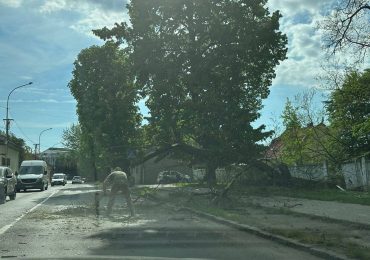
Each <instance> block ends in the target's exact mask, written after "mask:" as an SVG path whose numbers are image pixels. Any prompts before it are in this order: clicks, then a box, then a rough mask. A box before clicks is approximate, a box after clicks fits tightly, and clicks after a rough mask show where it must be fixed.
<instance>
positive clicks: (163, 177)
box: [157, 171, 191, 184]
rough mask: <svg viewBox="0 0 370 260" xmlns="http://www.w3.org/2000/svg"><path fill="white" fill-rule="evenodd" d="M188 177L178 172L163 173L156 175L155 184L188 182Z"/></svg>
mask: <svg viewBox="0 0 370 260" xmlns="http://www.w3.org/2000/svg"><path fill="white" fill-rule="evenodd" d="M190 181H191V179H190V176H189V175H187V174H183V173H181V172H178V171H163V172H160V173H159V174H158V178H157V182H158V183H159V184H168V183H178V182H190Z"/></svg>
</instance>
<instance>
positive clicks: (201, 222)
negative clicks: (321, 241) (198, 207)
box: [0, 184, 317, 259]
mask: <svg viewBox="0 0 370 260" xmlns="http://www.w3.org/2000/svg"><path fill="white" fill-rule="evenodd" d="M95 192H96V190H95V189H94V187H92V186H91V185H88V184H82V185H72V184H67V185H66V186H65V187H62V186H58V187H50V188H49V190H47V191H44V192H39V191H30V192H23V193H19V194H18V195H17V198H16V200H15V201H8V202H7V203H6V204H4V205H0V214H1V218H0V256H1V257H2V258H6V257H17V258H22V257H24V258H35V259H39V258H47V259H51V258H60V259H64V258H75V259H80V258H84V257H85V258H91V259H96V258H103V259H106V258H112V259H113V258H119V259H122V258H124V259H164V258H168V259H174V258H186V259H317V258H316V257H314V256H312V255H310V254H308V253H306V252H301V251H298V250H295V249H292V248H289V247H286V246H283V245H280V244H277V243H275V242H272V241H269V240H265V239H261V238H259V237H257V236H254V235H251V234H248V233H244V232H240V231H237V230H235V229H232V228H230V227H226V226H224V225H220V224H217V223H213V222H210V221H209V220H205V219H202V218H199V217H197V216H195V215H192V214H191V213H188V212H183V211H177V212H174V211H173V210H171V209H170V208H168V207H166V206H165V205H160V204H157V203H155V202H153V201H148V200H138V201H136V203H135V207H136V211H137V216H136V217H135V218H130V217H129V216H128V210H127V208H126V204H125V202H124V200H123V197H119V198H118V199H117V200H116V205H115V209H114V211H113V213H112V214H111V215H110V216H107V215H106V214H105V205H106V203H107V197H103V198H102V199H101V200H100V206H98V207H97V204H96V199H95V198H96V197H95Z"/></svg>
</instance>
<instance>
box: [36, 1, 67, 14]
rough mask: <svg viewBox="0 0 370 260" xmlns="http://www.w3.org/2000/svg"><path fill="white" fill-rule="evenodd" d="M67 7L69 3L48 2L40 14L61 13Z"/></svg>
mask: <svg viewBox="0 0 370 260" xmlns="http://www.w3.org/2000/svg"><path fill="white" fill-rule="evenodd" d="M66 6H67V3H66V1H65V0H52V1H50V0H49V1H46V2H45V3H44V4H43V5H42V6H41V7H40V12H41V13H52V12H56V11H60V10H63V9H65V8H66Z"/></svg>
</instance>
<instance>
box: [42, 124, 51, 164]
mask: <svg viewBox="0 0 370 260" xmlns="http://www.w3.org/2000/svg"><path fill="white" fill-rule="evenodd" d="M51 129H53V128H51V127H50V128H48V129H45V130H42V131H41V133H40V135H39V156H40V157H41V141H40V140H41V135H42V133H43V132H45V131H48V130H51Z"/></svg>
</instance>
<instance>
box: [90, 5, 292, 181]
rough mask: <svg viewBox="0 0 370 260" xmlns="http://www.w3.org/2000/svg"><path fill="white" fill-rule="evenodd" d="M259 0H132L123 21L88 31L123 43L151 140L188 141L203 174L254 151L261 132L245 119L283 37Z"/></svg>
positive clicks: (281, 50) (262, 91) (282, 49)
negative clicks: (126, 20)
mask: <svg viewBox="0 0 370 260" xmlns="http://www.w3.org/2000/svg"><path fill="white" fill-rule="evenodd" d="M266 2H267V1H266V0H256V1H249V0H248V1H247V0H235V1H228V0H227V1H226V0H224V1H219V0H217V1H216V0H204V1H197V0H178V1H172V0H155V1H144V0H132V1H131V2H130V4H129V5H128V10H129V15H130V19H131V20H130V22H131V25H130V26H129V25H127V24H125V23H122V24H117V25H116V27H114V28H113V29H107V28H103V29H101V30H96V31H95V34H97V35H98V36H100V37H101V38H103V39H105V40H107V39H108V40H112V39H115V40H116V41H118V42H119V43H125V45H126V46H127V51H128V52H129V53H130V54H131V56H130V57H131V59H132V61H133V66H134V70H135V72H136V75H137V83H138V85H139V86H140V87H141V88H142V90H143V95H145V96H147V97H148V100H147V102H146V105H147V106H148V108H149V109H150V115H151V117H150V118H149V119H148V121H149V125H150V127H151V130H152V132H153V135H152V137H153V139H154V140H155V142H154V143H157V144H159V145H161V146H166V145H170V144H174V143H183V144H184V143H185V144H188V145H190V146H192V147H194V148H195V149H193V151H194V153H193V154H192V156H191V157H190V158H189V157H187V156H185V157H184V158H187V159H196V160H197V161H201V162H204V163H205V164H206V165H207V168H208V176H209V180H210V181H212V180H214V177H215V169H216V168H217V167H220V166H225V165H228V164H231V163H242V162H248V161H250V160H253V159H254V158H256V157H258V155H259V153H260V150H261V148H262V147H260V146H259V145H258V144H257V143H258V142H259V141H261V140H263V139H264V138H266V137H267V136H268V135H269V133H267V132H264V131H263V129H264V126H260V127H258V128H256V129H254V128H253V127H252V126H251V123H252V122H253V121H255V120H256V119H257V118H258V117H259V113H258V111H259V110H260V109H261V107H262V100H263V99H264V98H266V97H267V96H268V94H269V86H270V85H271V80H272V79H273V78H274V77H275V67H276V65H278V64H279V62H280V61H282V60H284V59H285V58H286V51H287V49H286V44H287V38H286V36H285V35H283V34H282V33H281V32H280V31H279V19H280V17H281V15H280V13H279V12H274V13H272V14H270V13H269V11H268V9H267V8H266V6H265V4H266ZM197 149H198V150H199V152H198V153H197V152H196V150H197ZM187 152H188V151H187Z"/></svg>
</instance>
